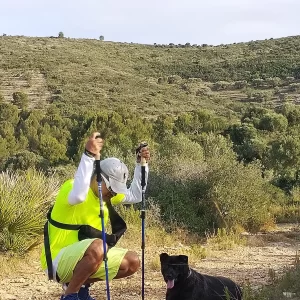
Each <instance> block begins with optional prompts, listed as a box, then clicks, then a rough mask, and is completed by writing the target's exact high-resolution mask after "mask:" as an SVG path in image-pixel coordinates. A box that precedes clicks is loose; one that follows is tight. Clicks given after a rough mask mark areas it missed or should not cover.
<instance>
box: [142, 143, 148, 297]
mask: <svg viewBox="0 0 300 300" xmlns="http://www.w3.org/2000/svg"><path fill="white" fill-rule="evenodd" d="M145 146H147V144H143V145H142V146H141V148H142V147H145ZM146 163H147V162H146V159H145V158H144V157H141V172H142V179H141V186H142V208H141V219H142V247H141V248H142V299H143V300H144V299H145V217H146V201H145V191H146V178H145V177H146Z"/></svg>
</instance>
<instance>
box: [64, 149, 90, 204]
mask: <svg viewBox="0 0 300 300" xmlns="http://www.w3.org/2000/svg"><path fill="white" fill-rule="evenodd" d="M94 161H95V159H94V158H93V157H89V156H87V155H85V154H82V156H81V160H80V163H79V166H78V169H77V171H76V173H75V177H74V183H73V188H72V190H71V192H70V193H69V196H68V202H69V204H70V205H76V204H79V203H82V202H83V201H84V200H85V198H86V196H87V194H88V191H89V188H90V182H91V177H92V174H93V170H94Z"/></svg>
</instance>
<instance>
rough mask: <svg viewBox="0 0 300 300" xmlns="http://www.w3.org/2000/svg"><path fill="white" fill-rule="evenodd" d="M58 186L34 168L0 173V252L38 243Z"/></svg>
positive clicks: (20, 249) (51, 178) (53, 179)
mask: <svg viewBox="0 0 300 300" xmlns="http://www.w3.org/2000/svg"><path fill="white" fill-rule="evenodd" d="M58 186H59V182H58V181H57V180H56V179H55V178H54V177H45V176H44V175H43V174H42V173H40V172H37V171H34V170H29V171H27V172H25V173H23V174H18V173H16V172H2V173H0V251H16V252H25V251H28V250H30V249H31V247H33V246H34V245H36V244H37V243H38V242H39V240H40V234H41V233H42V229H43V224H44V223H45V213H46V211H47V210H48V209H49V206H50V205H51V201H52V200H53V198H54V196H55V194H56V192H57V189H58Z"/></svg>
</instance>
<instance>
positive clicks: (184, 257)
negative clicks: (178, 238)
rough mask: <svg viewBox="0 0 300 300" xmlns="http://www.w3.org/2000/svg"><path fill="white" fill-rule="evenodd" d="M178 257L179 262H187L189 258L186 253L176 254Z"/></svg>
mask: <svg viewBox="0 0 300 300" xmlns="http://www.w3.org/2000/svg"><path fill="white" fill-rule="evenodd" d="M178 259H179V261H180V262H181V263H184V264H188V262H189V258H188V256H186V255H178Z"/></svg>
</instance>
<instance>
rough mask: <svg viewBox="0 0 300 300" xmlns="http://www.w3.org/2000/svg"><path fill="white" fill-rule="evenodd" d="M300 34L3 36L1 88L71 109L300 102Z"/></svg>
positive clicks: (34, 102) (232, 109)
mask: <svg viewBox="0 0 300 300" xmlns="http://www.w3.org/2000/svg"><path fill="white" fill-rule="evenodd" d="M299 50H300V37H299V36H297V37H289V38H282V39H278V40H266V41H257V42H253V41H252V42H249V43H241V44H235V45H221V46H215V47H210V46H206V45H203V46H189V45H186V46H176V45H168V46H166V45H137V44H120V43H111V42H101V41H97V40H84V39H82V40H75V39H64V38H28V37H10V36H4V37H0V93H1V95H2V96H3V97H2V98H4V100H5V101H7V102H8V101H11V100H12V94H13V92H14V91H23V92H25V93H27V94H28V95H29V99H30V102H31V104H30V105H31V107H35V108H42V107H45V105H46V103H53V102H54V103H57V104H58V106H59V107H61V108H62V109H63V110H64V111H65V112H67V111H70V110H73V109H74V108H77V107H81V108H82V107H86V108H87V109H109V110H115V109H117V108H123V107H124V106H126V107H127V109H130V110H132V111H136V112H138V113H140V112H141V111H142V112H143V113H146V114H148V115H155V114H158V113H161V112H167V113H171V114H176V113H179V112H182V111H191V110H194V109H197V108H200V107H202V108H208V109H213V110H216V111H217V112H219V113H221V114H223V115H228V114H233V115H234V114H235V113H236V112H239V111H240V108H241V107H243V106H244V104H245V103H248V102H255V103H260V104H262V105H265V106H267V107H274V106H278V105H281V103H282V102H291V103H296V104H299V99H300V96H299V90H300V87H299V85H300V83H299V82H300V80H299V78H300V51H299Z"/></svg>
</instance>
